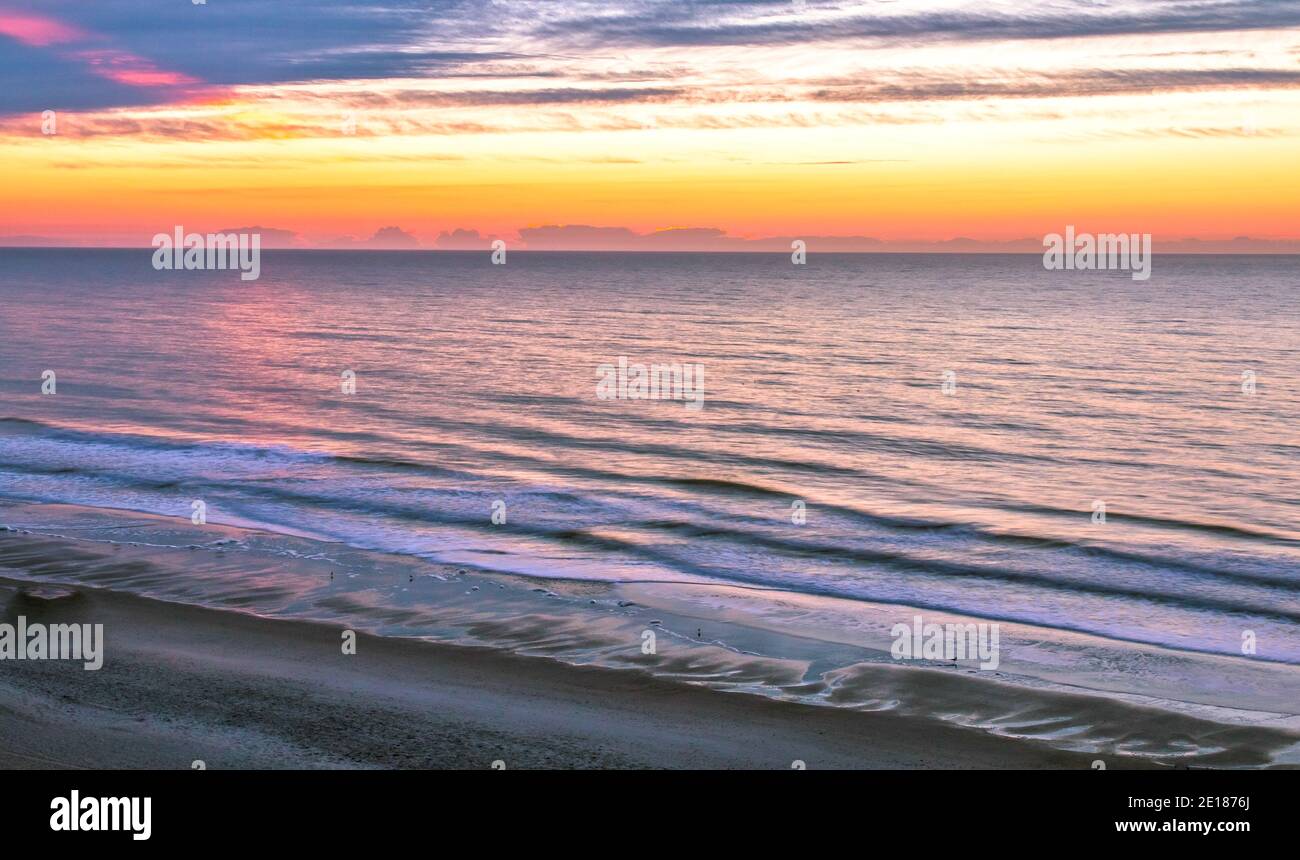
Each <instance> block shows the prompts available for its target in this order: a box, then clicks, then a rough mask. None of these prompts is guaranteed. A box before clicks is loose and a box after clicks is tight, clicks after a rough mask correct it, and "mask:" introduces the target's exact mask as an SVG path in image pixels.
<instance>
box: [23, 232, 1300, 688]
mask: <svg viewBox="0 0 1300 860" xmlns="http://www.w3.org/2000/svg"><path fill="white" fill-rule="evenodd" d="M814 250H815V249H814ZM509 259H510V262H509V265H507V266H492V265H490V264H489V262H488V256H487V255H486V254H400V253H348V252H338V253H298V252H269V253H267V254H266V255H265V259H264V260H263V267H262V271H263V275H262V279H261V280H260V281H257V282H241V281H240V280H239V279H238V275H237V274H236V273H229V272H217V273H205V272H182V273H171V272H155V271H153V270H152V269H151V267H150V265H149V255H148V253H147V252H144V251H138V252H133V251H25V250H24V251H18V250H0V301H3V313H0V395H2V396H3V408H2V409H0V416H3V417H4V418H3V420H0V495H2V496H5V497H9V498H15V499H29V500H39V501H61V502H76V503H81V504H89V505H98V506H104V507H118V508H130V509H135V510H143V511H151V512H155V513H164V514H174V515H184V516H188V514H189V511H190V501H191V500H192V499H196V498H201V499H203V500H204V501H205V502H206V504H207V506H208V511H209V516H210V517H211V518H212V519H213V520H215V521H226V522H236V523H245V524H257V525H260V526H262V527H265V528H269V529H272V530H283V531H291V532H294V533H298V534H306V535H312V536H318V537H322V538H328V539H332V540H340V541H345V542H347V543H350V544H353V545H355V546H358V547H363V548H370V549H382V550H388V551H395V552H401V553H410V554H416V555H421V556H425V557H428V558H435V559H442V560H451V561H454V562H457V563H472V564H475V565H477V566H479V567H482V568H486V569H493V570H501V571H509V572H517V573H527V574H531V575H540V576H550V577H566V578H574V579H592V580H618V581H651V582H653V581H671V582H683V581H689V582H695V581H708V582H718V581H722V582H731V583H737V584H745V585H752V586H771V587H774V588H779V589H785V590H789V591H797V592H803V593H807V594H812V595H826V596H831V597H839V598H846V599H850V600H862V601H870V602H873V603H877V604H895V605H899V606H900V615H904V616H907V615H908V614H909V613H910V610H911V608H913V607H916V608H921V609H932V610H936V611H938V610H946V611H950V612H953V613H957V614H962V615H968V616H973V617H978V618H986V619H997V620H1005V621H1017V622H1025V623H1029V624H1032V625H1037V626H1040V627H1042V628H1043V629H1045V630H1061V631H1082V632H1087V633H1093V634H1097V635H1099V636H1101V637H1105V638H1108V639H1112V640H1125V641H1131V642H1141V643H1151V644H1156V645H1166V646H1172V647H1175V648H1179V649H1184V650H1189V651H1199V652H1213V653H1219V654H1223V655H1240V650H1241V637H1242V632H1243V630H1246V629H1249V630H1251V631H1254V633H1255V634H1256V636H1257V641H1258V642H1259V643H1260V645H1259V654H1258V655H1257V656H1256V657H1255V658H1253V659H1264V660H1270V661H1276V662H1283V663H1300V635H1297V634H1298V633H1300V492H1298V491H1297V483H1296V476H1297V474H1298V470H1297V468H1296V466H1297V463H1300V456H1298V455H1300V431H1298V430H1297V420H1296V419H1297V416H1300V360H1298V359H1300V326H1297V322H1298V319H1297V317H1298V316H1300V310H1298V308H1300V306H1297V304H1296V302H1295V297H1296V295H1297V294H1298V291H1297V288H1298V286H1300V283H1298V282H1300V260H1298V259H1297V258H1295V257H1209V256H1207V257H1157V258H1156V264H1155V273H1154V275H1153V277H1152V279H1151V280H1150V281H1149V282H1145V283H1135V282H1134V281H1132V280H1131V279H1130V278H1129V277H1128V275H1127V273H1125V272H1115V273H1107V272H1049V271H1044V270H1043V268H1042V266H1041V262H1040V260H1039V258H1038V257H1036V256H1001V255H990V256H979V255H970V256H967V255H960V256H957V255H953V256H937V255H930V256H927V255H917V256H909V255H859V256H854V255H817V254H813V255H811V256H810V258H809V263H808V265H807V266H803V267H795V266H792V265H790V262H789V258H788V257H786V256H784V255H668V254H663V255H653V254H648V255H584V254H531V255H530V254H522V253H520V254H512V255H511V256H510V258H509ZM619 356H628V357H629V359H630V360H631V361H634V362H636V361H640V362H645V363H651V362H671V361H682V362H687V361H690V362H699V363H701V364H702V365H703V366H704V368H705V406H704V408H703V410H702V411H699V412H692V411H690V410H687V409H686V408H685V407H684V406H683V404H682V403H680V402H676V403H675V402H670V401H662V402H647V401H601V400H598V399H597V398H596V382H597V372H596V368H597V367H598V366H599V365H601V364H604V363H610V362H616V361H617V359H618V357H619ZM47 368H48V369H54V370H55V371H56V372H57V374H58V394H57V395H56V396H52V397H51V396H42V395H41V394H40V393H39V391H40V379H41V373H42V371H43V370H45V369H47ZM345 370H353V371H355V373H356V377H357V391H356V393H355V394H354V395H345V394H343V393H342V391H341V387H340V375H341V374H342V373H343V371H345ZM1248 370H1249V371H1253V372H1254V373H1255V374H1256V378H1257V390H1256V393H1255V395H1254V396H1247V395H1245V394H1243V392H1242V387H1241V386H1242V379H1243V377H1242V374H1243V372H1244V371H1248ZM945 371H952V372H953V373H955V379H956V390H955V392H954V393H952V394H950V395H949V394H945V393H944V391H943V390H942V386H941V383H942V381H943V374H944V372H945ZM497 500H502V501H504V502H505V505H506V511H507V523H506V524H505V525H494V524H493V523H492V521H491V519H490V516H491V512H492V504H493V502H494V501H497ZM796 500H802V501H804V502H805V503H806V505H807V522H806V524H802V525H797V524H795V523H794V522H792V517H791V513H792V504H793V502H795V501H796ZM1099 501H1100V502H1104V503H1105V505H1106V511H1107V521H1106V523H1105V524H1099V523H1094V522H1093V517H1092V513H1093V506H1094V503H1096V502H1099Z"/></svg>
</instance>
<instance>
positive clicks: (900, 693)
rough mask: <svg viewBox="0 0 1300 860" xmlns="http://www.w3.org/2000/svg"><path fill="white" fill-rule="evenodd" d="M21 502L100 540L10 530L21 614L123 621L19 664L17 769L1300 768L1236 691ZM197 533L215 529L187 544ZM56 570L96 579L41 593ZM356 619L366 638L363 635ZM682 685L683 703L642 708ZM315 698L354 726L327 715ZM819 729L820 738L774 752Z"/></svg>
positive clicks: (6, 596) (1296, 736)
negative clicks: (1148, 685)
mask: <svg viewBox="0 0 1300 860" xmlns="http://www.w3.org/2000/svg"><path fill="white" fill-rule="evenodd" d="M15 511H19V512H25V514H24V515H23V516H19V517H18V519H17V521H18V522H22V523H25V524H30V523H31V522H32V519H33V516H32V515H34V514H37V513H40V514H42V515H46V516H52V517H56V518H58V517H62V520H61V523H62V527H63V528H65V530H71V531H73V533H74V534H76V535H77V537H68V536H67V535H66V534H64V535H57V536H55V535H49V534H44V533H39V532H31V531H29V530H28V531H25V530H24V529H23V528H22V527H20V526H9V527H8V529H7V530H6V531H3V532H0V609H2V610H3V613H4V617H3V619H0V620H4V621H7V622H10V623H12V621H13V620H14V619H15V618H16V617H17V616H18V615H25V616H26V617H27V618H28V620H29V621H36V620H46V619H47V617H48V619H50V620H53V621H54V623H61V622H67V621H70V620H74V619H76V618H82V619H84V621H85V622H92V621H93V622H94V623H104V624H105V638H106V642H107V645H106V648H107V655H106V659H105V666H104V668H103V669H101V670H100V671H98V672H85V671H84V670H82V669H81V666H80V664H79V663H77V664H74V665H69V664H62V663H57V662H54V661H47V662H44V663H21V662H13V663H10V662H8V661H5V662H0V739H3V740H5V741H6V743H4V744H2V745H0V748H2V749H5V750H9V751H11V752H6V753H4V754H3V757H0V766H3V767H23V766H42V765H41V764H40V762H41V758H40V755H39V754H38V753H35V752H33V751H35V750H40V749H50V750H65V751H66V755H63V756H59V755H55V756H53V757H52V758H51V761H50V762H47V763H46V764H47V765H49V766H56V765H57V766H78V767H173V766H177V765H176V761H177V758H176V756H177V755H180V751H182V750H185V749H188V748H189V747H191V746H194V747H198V748H202V749H203V750H206V751H207V752H206V753H205V754H206V755H209V756H210V755H214V754H218V753H219V754H220V755H219V756H218V758H219V760H222V761H225V762H227V764H226V765H225V766H231V767H253V768H266V767H368V766H377V767H402V766H415V767H485V766H488V765H489V764H490V763H491V761H493V760H495V759H496V758H502V756H500V755H498V756H494V757H493V758H490V759H487V760H486V761H485V760H483V754H484V753H483V750H484V749H486V748H485V747H484V746H483V742H482V738H489V737H490V738H497V739H498V740H496V741H493V744H494V745H495V746H494V747H493V748H494V749H498V750H503V749H504V750H509V751H513V753H514V757H515V759H516V760H517V761H518V762H519V765H518V766H521V767H697V766H698V767H743V768H753V767H761V768H767V767H778V766H781V767H789V766H790V762H793V761H794V760H796V759H798V760H802V761H805V762H806V763H807V765H808V766H809V767H817V766H818V765H817V764H814V762H820V763H821V766H826V767H852V768H874V767H945V768H965V767H977V768H1000V767H1012V768H1018V767H1066V768H1075V767H1084V768H1086V767H1091V764H1092V762H1093V761H1095V760H1098V759H1101V760H1103V761H1104V762H1105V763H1106V766H1107V767H1111V768H1114V767H1151V766H1155V767H1160V766H1194V767H1266V766H1270V765H1273V766H1291V765H1294V764H1295V763H1296V762H1295V755H1294V752H1295V750H1296V748H1297V746H1298V745H1300V732H1297V731H1296V730H1295V728H1294V726H1293V725H1292V723H1293V720H1291V718H1289V717H1287V716H1286V715H1282V717H1281V718H1280V720H1279V722H1278V723H1277V724H1276V725H1274V726H1268V725H1264V726H1261V725H1256V724H1242V723H1239V722H1238V723H1234V722H1232V720H1231V719H1228V718H1227V717H1225V716H1223V714H1222V713H1221V711H1222V709H1215V708H1208V707H1206V708H1201V709H1200V710H1196V711H1193V712H1190V713H1188V712H1174V711H1170V710H1163V709H1160V708H1158V707H1152V706H1151V704H1150V702H1151V701H1158V700H1151V699H1150V698H1149V697H1148V699H1146V700H1136V699H1134V697H1128V699H1126V698H1125V697H1123V696H1103V695H1101V694H1099V693H1098V692H1097V691H1095V690H1089V689H1085V688H1075V689H1072V688H1069V687H1068V686H1065V685H1060V684H1056V685H1043V686H1041V687H1034V686H1025V685H1024V684H1023V683H1019V684H1017V683H1011V682H1009V681H1008V680H1007V679H1006V678H1004V677H999V676H998V673H976V672H975V671H974V670H973V669H969V668H962V667H958V666H954V665H942V664H939V665H899V664H896V663H891V662H890V661H889V660H888V659H887V655H886V659H885V660H884V661H883V662H881V661H875V662H873V661H870V660H868V661H866V662H863V661H862V657H861V649H860V648H858V649H856V650H855V649H853V648H850V647H849V646H848V645H845V644H844V643H837V642H833V641H824V640H821V639H815V638H806V637H804V636H803V635H801V634H802V633H803V632H804V631H801V630H800V629H799V628H798V625H788V626H789V629H788V630H785V631H780V630H779V629H778V628H780V627H782V626H787V625H782V624H776V625H772V624H769V625H768V627H767V628H763V627H761V626H760V627H754V626H745V625H744V624H741V623H738V622H737V621H736V620H735V619H734V618H730V619H728V618H722V617H720V616H724V615H726V614H727V613H725V612H715V613H713V616H712V617H709V618H708V619H707V620H703V619H705V616H704V615H701V614H698V609H699V607H691V606H675V605H674V601H673V600H672V599H663V600H660V601H658V602H655V603H651V601H649V600H648V599H647V594H648V592H647V590H646V586H644V585H639V584H638V585H634V586H631V587H628V588H615V587H612V586H610V585H609V584H602V583H582V582H572V581H550V580H528V579H524V578H521V577H517V576H507V577H503V576H500V575H493V574H490V573H484V572H481V571H474V572H473V573H467V572H465V571H464V570H456V569H455V568H452V567H448V566H445V565H441V566H440V565H437V564H435V563H432V562H427V561H423V560H420V559H416V558H411V557H401V556H391V557H390V556H384V555H382V554H376V553H372V552H367V551H357V550H349V549H348V548H346V547H343V546H342V545H335V544H321V543H320V542H318V541H311V540H308V539H306V538H293V537H289V536H284V535H279V534H276V533H269V532H258V531H256V530H252V529H246V528H236V527H231V526H219V525H215V524H209V525H205V526H202V527H195V526H191V525H190V524H189V523H188V521H181V520H176V519H174V518H167V517H160V516H156V515H150V514H140V513H134V512H125V511H105V510H103V509H88V508H80V507H76V506H57V505H36V504H22V505H8V506H6V507H5V510H4V513H5V514H6V516H5V520H6V521H7V522H14V521H15V520H13V519H12V518H11V516H10V515H11V514H13V513H14V512H15ZM106 515H111V516H112V517H113V520H112V524H106V522H105V520H104V517H105V516H106ZM197 534H201V535H202V540H203V541H205V543H203V544H202V545H200V544H194V543H187V541H190V540H194V539H195V535H197ZM94 535H99V537H93V536H94ZM105 535H108V536H111V537H105ZM145 538H147V540H146V539H145ZM214 538H215V540H214ZM322 547H326V549H325V550H322V549H321V548H322ZM336 569H337V577H336V576H335V571H336ZM36 583H47V584H51V585H55V586H58V587H59V588H62V589H65V590H71V591H72V592H74V593H73V594H72V595H71V596H69V597H65V598H62V599H56V600H53V601H39V600H32V599H30V598H28V597H25V596H23V593H22V592H23V591H24V589H27V588H28V587H30V586H32V585H33V584H36ZM543 586H545V587H543ZM659 597H664V595H659ZM624 598H631V599H624ZM638 600H639V601H640V602H637V601H638ZM647 603H651V605H647ZM796 609H798V607H796ZM798 611H799V612H802V611H803V610H802V609H799V610H798ZM692 612H696V613H697V614H691V613H692ZM796 617H797V616H796ZM182 619H183V620H184V622H185V623H183V624H182V623H180V621H179V620H182ZM696 624H701V625H703V627H705V628H707V631H708V632H707V633H706V634H705V635H704V636H703V638H700V639H696V638H693V634H694V633H695V632H696V631H695V629H694V628H695V625H696ZM344 628H351V629H355V630H356V631H357V635H358V641H359V642H360V643H361V647H359V649H358V654H357V655H356V656H344V655H342V654H341V649H340V645H339V635H340V631H342V630H343V629H344ZM650 631H653V632H654V633H655V634H656V636H657V641H658V643H659V647H658V649H657V651H656V653H653V654H646V653H643V651H642V649H641V647H640V646H641V644H642V639H643V636H644V635H645V634H646V633H647V632H650ZM778 654H779V655H781V656H777V655H778ZM855 660H856V662H855ZM11 667H16V669H15V670H14V671H8V670H9V669H10V668H11ZM1258 671H1260V672H1261V673H1263V672H1272V671H1277V670H1275V669H1272V668H1269V667H1264V668H1262V669H1259V670H1258ZM1285 671H1291V668H1290V667H1287V668H1286V669H1285ZM467 674H468V675H472V676H473V677H475V678H476V679H477V683H479V684H480V685H481V687H482V690H481V691H480V692H479V693H477V694H476V693H474V692H473V691H472V690H469V689H467V688H466V687H465V681H464V677H465V676H466V675H467ZM990 674H992V675H993V677H990ZM1269 677H1272V676H1269V675H1265V674H1261V675H1260V678H1259V680H1258V683H1263V682H1264V681H1266V680H1267V679H1268V678H1269ZM104 679H112V680H111V681H108V682H107V683H106V682H105V680H104ZM1018 680H1019V681H1021V682H1023V681H1024V680H1026V679H1024V678H1020V679H1018ZM287 690H297V691H298V692H297V693H296V694H295V695H296V696H297V697H299V698H298V699H296V698H294V696H286V692H285V691H287ZM728 694H729V695H728ZM372 696H373V697H374V700H373V701H370V700H369V699H368V698H367V697H372ZM476 696H479V697H481V698H482V701H481V702H480V701H475V697H476ZM302 697H306V698H307V699H310V700H312V701H313V707H312V708H310V709H308V710H310V711H311V712H312V713H300V712H299V711H301V710H302V709H301V707H300V705H299V704H297V702H298V701H299V699H300V698H302ZM1130 699H1131V700H1130ZM363 700H365V701H363ZM232 702H242V703H244V707H245V709H246V710H245V711H242V712H240V711H232V710H229V708H228V707H227V705H228V703H232ZM671 703H677V704H671ZM670 704H671V707H670ZM666 707H668V708H669V710H670V711H671V725H670V726H656V724H655V723H654V721H653V720H648V718H647V717H646V716H645V715H647V714H654V713H657V712H662V711H663V709H664V708H666ZM315 714H329V715H330V725H331V726H334V727H335V728H337V727H338V726H340V725H343V724H348V725H352V726H353V729H352V730H351V731H352V732H354V733H355V734H356V735H357V736H356V737H348V736H347V735H348V733H347V732H344V733H343V734H342V735H340V734H339V733H338V732H337V731H335V730H334V729H330V730H328V731H325V730H323V729H321V728H320V727H319V726H317V728H316V729H312V728H311V727H312V726H314V725H317V722H316V716H315ZM434 714H436V715H437V716H434ZM501 714H513V715H514V716H513V717H511V718H509V719H506V718H505V717H502V716H501ZM1216 715H1218V716H1220V717H1221V718H1220V719H1211V718H1210V717H1213V716H1216ZM1228 716H1231V715H1228ZM372 724H373V728H372ZM412 726H415V727H420V728H419V731H417V732H416V733H415V734H414V735H412V734H411V731H410V729H409V727H412ZM596 726H599V729H597V728H594V727H596ZM318 731H320V732H323V734H322V735H321V736H320V737H319V738H318V737H317V736H316V735H315V734H314V732H318ZM123 734H130V735H139V736H140V737H139V738H138V739H135V740H132V741H127V742H125V743H119V739H120V737H121V736H122V735H123ZM421 737H424V738H432V739H434V740H433V741H432V742H431V743H424V742H421V741H420V740H419V738H421ZM476 739H477V740H476ZM796 747H797V748H801V749H805V748H806V749H809V750H811V751H810V752H808V753H806V754H802V755H798V754H791V756H790V759H789V761H787V762H786V763H785V764H784V765H782V764H781V763H780V762H779V761H776V760H775V759H774V755H776V754H777V753H781V754H784V753H783V752H782V751H784V750H788V749H794V748H796ZM236 748H242V751H240V752H231V750H232V749H236ZM24 750H26V752H23V751H24ZM755 751H759V752H755ZM584 756H586V757H584ZM182 757H183V756H182ZM193 758H199V759H204V760H205V761H209V760H208V759H206V758H204V756H203V755H199V754H195V755H194V756H193ZM502 760H505V761H507V766H510V765H509V760H510V756H505V757H504V758H503V759H502ZM24 762H27V764H24ZM209 765H211V766H217V765H215V764H213V762H212V761H209ZM182 766H187V763H186V764H183V765H182Z"/></svg>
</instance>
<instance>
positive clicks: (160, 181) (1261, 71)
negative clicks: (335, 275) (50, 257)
mask: <svg viewBox="0 0 1300 860" xmlns="http://www.w3.org/2000/svg"><path fill="white" fill-rule="evenodd" d="M48 112H53V113H52V114H51V113H48ZM1298 156H1300V0H1243V2H1220V0H1178V2H1172V1H1171V0H1047V2H1021V0H1016V2H982V3H966V2H954V0H916V2H912V0H868V2H840V0H824V2H819V0H802V2H800V0H673V2H668V0H600V2H586V0H579V2H570V0H564V2H559V0H479V2H462V0H425V2H413V0H340V2H325V0H315V2H306V0H275V2H269V0H206V2H203V3H198V2H191V0H93V2H91V0H41V2H14V0H0V241H4V242H5V243H6V244H23V243H31V244H36V243H58V244H92V245H94V244H122V245H135V246H147V245H148V244H149V242H150V239H151V237H152V236H153V235H154V234H156V233H160V232H166V233H171V232H172V231H173V228H174V227H175V226H177V225H181V226H183V227H184V228H185V229H186V230H194V231H197V232H207V231H215V230H225V229H234V228H246V227H251V226H257V227H260V228H265V229H266V231H267V235H268V236H272V237H279V240H280V241H282V242H284V243H286V244H295V245H304V246H322V247H366V246H391V247H401V246H412V247H414V246H423V247H448V248H450V247H466V248H469V247H486V245H487V243H488V242H489V241H490V240H491V239H492V238H497V237H500V238H504V239H506V240H507V241H508V242H510V243H514V244H515V245H516V246H520V247H531V248H555V247H597V248H613V249H633V248H666V249H667V248H691V249H714V248H735V249H743V248H749V247H754V248H761V247H767V246H769V245H771V246H773V247H777V246H780V245H781V244H782V243H784V244H785V247H787V248H788V247H789V239H790V237H795V238H806V239H808V240H809V246H810V249H811V248H815V247H817V246H819V245H820V246H821V247H827V248H844V249H853V248H858V247H862V248H873V247H880V248H910V247H917V248H921V247H928V246H931V245H933V246H934V247H943V246H945V244H944V243H952V240H973V243H974V244H975V245H979V246H980V247H990V248H996V247H1004V246H1005V247H1017V243H1020V244H1023V243H1024V242H1025V240H1026V239H1027V237H1028V238H1033V237H1038V238H1039V239H1041V237H1042V236H1043V235H1044V234H1046V233H1049V232H1060V231H1063V230H1064V228H1065V226H1066V225H1074V226H1075V227H1076V228H1077V230H1079V231H1093V232H1128V233H1151V234H1153V236H1155V237H1156V241H1157V244H1159V243H1160V242H1161V241H1162V240H1166V241H1168V240H1175V239H1178V240H1181V239H1185V238H1188V237H1195V238H1197V239H1200V240H1202V241H1210V242H1213V241H1218V240H1230V239H1233V238H1234V237H1251V239H1252V240H1254V241H1255V242H1257V243H1267V242H1269V241H1278V240H1282V241H1284V242H1285V241H1291V242H1295V241H1296V240H1300V167H1298V165H1300V157H1298ZM279 231H284V232H279ZM1238 241H1239V242H1240V241H1243V240H1240V239H1239V240H1238ZM765 243H766V244H765ZM968 244H970V243H969V242H966V243H963V242H962V241H959V242H957V243H956V244H951V246H952V247H959V248H964V247H967V245H968Z"/></svg>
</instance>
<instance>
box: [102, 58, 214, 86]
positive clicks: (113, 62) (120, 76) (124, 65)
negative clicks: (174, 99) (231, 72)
mask: <svg viewBox="0 0 1300 860" xmlns="http://www.w3.org/2000/svg"><path fill="white" fill-rule="evenodd" d="M77 56H78V58H80V59H81V60H83V61H84V62H85V63H86V65H87V66H88V67H89V68H90V71H91V72H92V73H94V74H96V75H99V76H100V77H101V78H107V79H109V80H110V81H116V82H117V83H119V84H125V85H127V86H130V87H176V86H182V85H187V84H197V83H199V81H198V80H197V79H195V78H191V77H190V76H188V75H184V74H181V73H180V72H168V71H165V70H163V69H159V68H158V67H157V66H155V65H154V64H153V63H151V62H149V61H148V60H146V59H145V58H144V57H140V56H137V55H135V54H129V53H127V52H125V51H116V50H104V51H81V52H80V53H78V54H77Z"/></svg>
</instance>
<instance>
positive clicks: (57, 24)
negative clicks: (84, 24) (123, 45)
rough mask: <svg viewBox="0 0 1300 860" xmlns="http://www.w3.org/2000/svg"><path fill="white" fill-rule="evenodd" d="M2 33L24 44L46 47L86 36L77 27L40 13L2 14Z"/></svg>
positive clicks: (0, 28)
mask: <svg viewBox="0 0 1300 860" xmlns="http://www.w3.org/2000/svg"><path fill="white" fill-rule="evenodd" d="M0 35H4V36H8V37H9V38H11V39H17V40H18V41H19V42H22V43H23V44H24V45H35V46H37V47H44V46H45V45H53V44H56V43H58V42H74V41H76V40H77V39H81V38H83V37H84V36H85V34H84V33H82V32H81V31H80V30H78V29H77V28H75V27H70V26H68V25H67V24H64V23H62V22H61V21H56V20H54V19H53V18H45V17H42V16H40V15H14V14H0Z"/></svg>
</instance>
